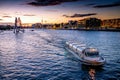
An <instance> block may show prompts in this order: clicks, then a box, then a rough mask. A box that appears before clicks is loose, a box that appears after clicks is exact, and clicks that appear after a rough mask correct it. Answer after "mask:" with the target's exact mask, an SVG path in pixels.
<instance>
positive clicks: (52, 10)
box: [46, 9, 58, 12]
mask: <svg viewBox="0 0 120 80" xmlns="http://www.w3.org/2000/svg"><path fill="white" fill-rule="evenodd" d="M46 11H48V12H58V10H54V9H49V10H46Z"/></svg>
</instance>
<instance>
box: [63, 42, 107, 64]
mask: <svg viewBox="0 0 120 80" xmlns="http://www.w3.org/2000/svg"><path fill="white" fill-rule="evenodd" d="M65 44H66V46H65V48H66V49H67V50H68V51H69V52H71V53H72V54H73V55H74V56H75V57H76V58H78V59H79V60H80V61H81V62H82V64H85V65H92V66H101V65H104V64H105V58H103V57H102V56H101V55H100V54H99V51H98V49H97V48H92V47H86V45H85V44H78V43H74V42H66V43H65Z"/></svg>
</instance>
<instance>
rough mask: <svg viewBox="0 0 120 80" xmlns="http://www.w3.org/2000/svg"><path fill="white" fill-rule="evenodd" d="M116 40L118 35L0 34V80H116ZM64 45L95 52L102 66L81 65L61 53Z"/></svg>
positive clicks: (119, 72) (119, 55)
mask: <svg viewBox="0 0 120 80" xmlns="http://www.w3.org/2000/svg"><path fill="white" fill-rule="evenodd" d="M119 39H120V33H119V32H102V31H99V32H97V31H74V30H39V29H37V30H34V31H31V30H30V29H28V30H26V31H25V33H19V34H13V32H12V31H4V32H0V80H89V79H90V78H91V77H92V78H93V80H94V79H95V80H119V79H120V63H119V59H120V48H119V47H120V40H119ZM65 41H79V42H80V43H85V44H86V45H88V46H92V47H96V48H98V49H99V50H100V52H101V55H102V56H104V57H105V58H106V60H107V62H106V64H105V65H104V66H102V67H92V66H85V65H82V64H81V62H80V61H79V60H77V59H76V58H75V57H74V56H73V55H72V54H71V53H69V52H68V51H67V50H65V48H64V46H65V45H64V43H65ZM92 72H93V73H92ZM91 73H92V74H91Z"/></svg>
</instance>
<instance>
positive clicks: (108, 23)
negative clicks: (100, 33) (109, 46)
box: [102, 18, 120, 28]
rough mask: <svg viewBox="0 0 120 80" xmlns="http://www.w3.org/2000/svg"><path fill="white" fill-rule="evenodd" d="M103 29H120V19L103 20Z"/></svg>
mask: <svg viewBox="0 0 120 80" xmlns="http://www.w3.org/2000/svg"><path fill="white" fill-rule="evenodd" d="M102 27H106V28H120V18H116V19H106V20H102Z"/></svg>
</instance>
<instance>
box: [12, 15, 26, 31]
mask: <svg viewBox="0 0 120 80" xmlns="http://www.w3.org/2000/svg"><path fill="white" fill-rule="evenodd" d="M13 29H14V33H19V32H20V31H21V32H24V29H23V27H22V22H21V19H20V17H18V18H17V17H15V26H14V28H13Z"/></svg>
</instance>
